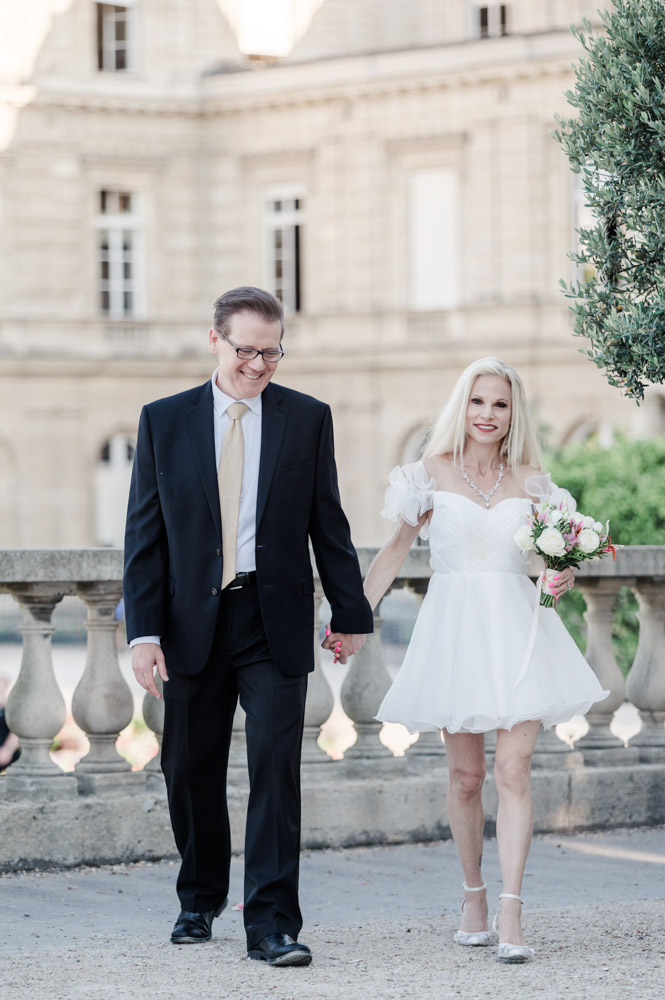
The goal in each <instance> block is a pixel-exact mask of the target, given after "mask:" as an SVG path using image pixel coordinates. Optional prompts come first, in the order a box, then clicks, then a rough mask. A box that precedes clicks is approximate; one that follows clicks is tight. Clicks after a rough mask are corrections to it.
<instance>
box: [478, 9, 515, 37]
mask: <svg viewBox="0 0 665 1000" xmlns="http://www.w3.org/2000/svg"><path fill="white" fill-rule="evenodd" d="M483 8H485V9H486V10H487V32H486V33H485V34H483V33H482V30H481V26H480V12H481V10H482V9H483ZM502 18H503V21H502ZM509 18H510V4H507V3H500V2H498V0H487V2H486V3H477V2H474V3H473V4H472V5H471V36H472V37H473V38H504V37H505V36H506V35H508V34H509V33H510V22H509Z"/></svg>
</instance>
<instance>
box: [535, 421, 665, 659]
mask: <svg viewBox="0 0 665 1000" xmlns="http://www.w3.org/2000/svg"><path fill="white" fill-rule="evenodd" d="M546 467H547V468H548V469H549V470H550V472H551V473H552V479H553V480H554V482H555V483H557V485H559V486H564V487H565V488H566V489H567V490H569V491H570V492H571V493H572V494H573V496H574V497H575V499H576V500H577V508H578V510H580V511H582V512H583V513H584V514H591V515H592V516H593V517H596V518H597V519H598V520H599V521H605V520H606V519H607V518H609V519H610V533H611V536H612V541H613V542H615V543H616V544H620V545H665V505H664V504H663V487H664V485H665V437H660V438H655V439H652V440H650V441H627V440H626V439H625V438H619V439H618V440H617V441H616V442H615V444H614V445H613V446H612V447H611V448H607V449H603V448H600V447H599V446H598V443H597V442H596V441H594V440H589V441H588V442H585V443H584V444H579V445H569V446H567V447H565V448H562V449H561V450H560V451H557V452H555V453H553V454H550V455H549V456H548V460H547V462H546ZM605 558H606V559H608V558H610V557H609V556H605ZM557 608H558V611H559V614H560V615H561V617H562V619H563V621H564V623H565V625H566V627H567V629H568V631H569V632H570V634H571V635H572V636H573V638H574V639H575V641H576V642H577V644H578V646H579V647H580V649H582V650H583V649H584V643H585V625H584V618H583V614H584V598H583V597H582V594H581V593H580V592H579V591H578V590H573V591H571V593H570V594H565V595H564V596H563V597H562V598H561V599H560V601H559V602H558V605H557ZM636 613H637V600H636V598H635V596H634V595H633V593H632V591H631V590H630V589H629V588H628V587H622V589H621V590H620V591H619V594H618V596H617V603H616V605H615V615H614V625H613V638H614V653H615V656H616V658H617V663H618V664H619V666H620V668H621V670H622V671H623V673H624V674H627V673H628V671H629V670H630V667H631V664H632V662H633V660H634V658H635V650H636V648H637V638H638V623H637V618H636Z"/></svg>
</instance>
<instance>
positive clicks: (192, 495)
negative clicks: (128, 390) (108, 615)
mask: <svg viewBox="0 0 665 1000" xmlns="http://www.w3.org/2000/svg"><path fill="white" fill-rule="evenodd" d="M213 419H214V416H213V396H212V386H211V384H210V381H208V382H206V383H205V385H202V386H199V387H198V388H196V389H191V390H189V391H187V392H182V393H179V394H178V395H175V396H169V397H167V398H166V399H159V400H157V401H156V402H154V403H150V404H149V405H147V406H145V407H144V408H143V412H142V414H141V420H140V423H139V432H138V441H137V446H136V455H135V458H134V469H133V473H132V483H131V488H130V494H129V507H128V513H127V531H126V536H125V577H124V597H125V610H126V616H127V638H128V639H129V640H131V639H133V638H136V637H138V636H142V635H160V636H161V637H162V648H163V650H164V656H165V659H166V666H167V669H170V670H174V671H176V672H177V673H182V674H197V673H199V672H200V671H201V670H202V669H203V668H204V666H205V664H206V661H207V659H208V655H209V653H210V649H211V645H212V641H213V637H214V633H215V626H216V623H217V617H218V610H219V600H220V581H221V578H222V541H221V520H220V511H219V494H218V488H217V469H216V465H215V439H214V428H213ZM308 540H311V543H312V547H313V549H314V555H315V558H316V563H317V567H318V570H319V574H320V577H321V582H322V584H323V589H324V592H325V594H326V597H327V598H328V600H329V602H330V605H331V608H332V620H331V628H332V630H333V631H335V632H356V633H357V632H361V633H364V632H371V631H372V612H371V609H370V607H369V604H368V603H367V601H366V600H365V598H364V597H363V594H362V581H361V576H360V570H359V567H358V561H357V556H356V552H355V549H354V548H353V545H352V543H351V537H350V533H349V526H348V522H347V520H346V517H345V516H344V512H343V511H342V508H341V506H340V500H339V492H338V488H337V473H336V468H335V459H334V451H333V433H332V420H331V415H330V408H329V407H328V406H327V405H326V404H324V403H321V402H320V401H319V400H316V399H313V398H312V397H311V396H306V395H303V394H302V393H300V392H294V391H293V390H292V389H285V388H283V387H282V386H277V385H273V384H272V383H269V384H268V386H267V387H266V389H265V390H264V391H263V394H262V417H261V458H260V467H259V484H258V497H257V510H256V573H257V586H258V594H259V601H260V605H261V614H262V617H263V624H264V628H265V632H266V636H267V639H268V645H269V646H270V650H271V652H272V656H273V659H274V661H275V663H276V665H277V667H278V669H279V670H280V671H281V672H282V673H284V674H290V675H299V674H304V673H307V672H309V671H310V670H313V668H314V649H313V624H314V619H313V615H314V598H313V594H314V580H313V576H312V566H311V562H310V554H309V545H308Z"/></svg>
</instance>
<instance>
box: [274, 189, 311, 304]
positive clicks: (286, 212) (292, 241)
mask: <svg viewBox="0 0 665 1000" xmlns="http://www.w3.org/2000/svg"><path fill="white" fill-rule="evenodd" d="M303 222H304V201H303V198H302V196H301V194H300V193H299V192H293V191H292V192H283V193H276V194H273V195H271V196H270V197H269V198H268V199H267V201H266V211H265V246H266V253H265V270H266V284H267V286H268V288H269V289H270V291H271V292H273V294H274V295H276V296H277V297H278V298H279V299H281V301H282V303H283V305H284V311H285V312H286V313H287V314H292V313H297V312H300V310H301V309H302V231H303Z"/></svg>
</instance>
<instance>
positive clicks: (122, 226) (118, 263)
mask: <svg viewBox="0 0 665 1000" xmlns="http://www.w3.org/2000/svg"><path fill="white" fill-rule="evenodd" d="M139 222H140V220H139V214H138V198H137V196H136V195H135V194H130V193H129V192H127V191H100V194H99V215H98V216H97V230H98V253H99V309H100V312H101V313H102V315H103V316H108V318H109V319H128V318H134V319H138V318H140V317H141V315H142V313H143V290H142V283H141V275H140V264H141V261H140V253H139V242H140V235H141V234H140V230H139Z"/></svg>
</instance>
